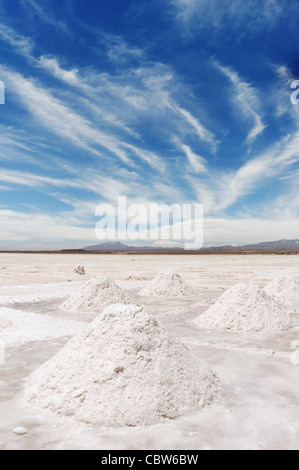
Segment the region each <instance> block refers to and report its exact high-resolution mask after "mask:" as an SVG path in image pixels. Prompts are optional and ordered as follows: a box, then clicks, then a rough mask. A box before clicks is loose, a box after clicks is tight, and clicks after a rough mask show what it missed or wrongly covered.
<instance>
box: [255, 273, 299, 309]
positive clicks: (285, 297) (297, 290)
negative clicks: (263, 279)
mask: <svg viewBox="0 0 299 470" xmlns="http://www.w3.org/2000/svg"><path fill="white" fill-rule="evenodd" d="M264 290H265V291H266V292H267V294H268V295H270V296H271V297H272V298H273V299H274V300H275V301H276V302H278V303H279V304H281V305H286V306H291V305H293V304H296V303H299V281H298V280H297V279H296V278H294V277H292V276H278V277H276V278H275V279H273V281H271V282H268V284H266V286H265V287H264Z"/></svg>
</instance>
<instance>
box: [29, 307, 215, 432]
mask: <svg viewBox="0 0 299 470" xmlns="http://www.w3.org/2000/svg"><path fill="white" fill-rule="evenodd" d="M217 389H218V381H217V378H216V376H215V375H214V374H213V372H212V371H211V370H210V369H209V367H208V365H207V364H205V363H202V362H199V361H197V360H195V359H194V358H193V357H192V355H191V353H190V351H189V350H188V349H187V348H186V347H185V346H184V345H183V344H182V343H181V342H180V341H178V340H177V339H175V338H174V337H172V336H170V335H169V334H168V333H167V332H166V331H165V329H164V328H163V327H162V326H161V325H160V323H159V322H158V321H157V320H156V319H155V318H154V317H153V316H150V315H148V314H146V313H145V311H144V310H143V308H142V307H140V306H137V305H121V304H118V305H113V306H111V307H109V308H108V309H106V310H105V311H104V312H103V313H102V315H100V316H99V317H98V318H96V319H95V321H94V322H93V323H91V324H90V325H88V326H87V327H86V328H85V329H84V331H82V332H81V333H79V334H78V335H77V336H76V337H74V338H72V339H71V340H70V341H69V342H68V343H67V344H66V346H65V347H64V348H63V349H62V350H61V351H60V352H59V353H58V354H56V356H54V357H53V358H52V359H50V361H48V362H47V363H46V364H44V365H42V366H41V367H40V368H39V369H37V370H36V371H35V372H34V373H33V374H32V375H31V376H30V377H29V379H28V383H27V387H26V398H27V400H29V401H30V402H31V403H32V404H36V405H37V406H39V407H41V408H44V409H47V410H50V411H51V412H53V413H55V414H58V415H61V416H72V417H73V418H75V419H76V420H78V421H83V422H85V423H90V424H94V425H104V426H137V425H149V424H155V423H159V422H163V420H165V419H174V418H177V417H178V416H181V415H184V414H186V413H189V412H192V411H194V410H196V409H199V408H201V407H202V406H204V405H207V404H209V403H210V402H211V400H212V399H213V397H214V395H215V394H216V392H217Z"/></svg>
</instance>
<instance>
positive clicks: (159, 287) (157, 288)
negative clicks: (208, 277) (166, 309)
mask: <svg viewBox="0 0 299 470" xmlns="http://www.w3.org/2000/svg"><path fill="white" fill-rule="evenodd" d="M139 294H140V295H142V296H153V297H174V296H176V297H183V296H191V295H195V292H194V290H193V289H192V288H191V287H190V286H189V285H188V284H187V283H186V282H185V281H184V279H182V278H181V276H180V275H179V274H176V273H159V274H158V275H157V276H156V277H155V278H154V279H153V280H152V281H151V282H150V283H149V284H148V285H147V286H145V287H144V288H143V289H142V290H141V291H140V292H139Z"/></svg>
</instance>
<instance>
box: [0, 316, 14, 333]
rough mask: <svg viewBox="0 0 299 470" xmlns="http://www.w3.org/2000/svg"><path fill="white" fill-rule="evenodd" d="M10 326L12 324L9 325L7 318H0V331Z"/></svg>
mask: <svg viewBox="0 0 299 470" xmlns="http://www.w3.org/2000/svg"><path fill="white" fill-rule="evenodd" d="M11 325H12V323H11V321H10V320H8V319H7V318H4V317H0V330H1V329H2V328H8V327H9V326H11Z"/></svg>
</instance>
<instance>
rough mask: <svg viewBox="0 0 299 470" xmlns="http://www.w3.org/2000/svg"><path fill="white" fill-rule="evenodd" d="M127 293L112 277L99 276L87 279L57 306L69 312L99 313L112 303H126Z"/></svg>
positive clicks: (128, 300)
mask: <svg viewBox="0 0 299 470" xmlns="http://www.w3.org/2000/svg"><path fill="white" fill-rule="evenodd" d="M130 302H131V300H130V298H129V296H128V294H127V293H126V292H125V291H124V290H123V289H122V288H121V287H119V286H118V285H117V284H116V283H115V282H114V281H113V280H112V279H109V278H107V277H105V276H99V277H95V278H93V279H91V280H90V281H88V282H87V283H86V284H84V286H83V287H82V288H81V289H80V290H79V291H78V292H77V293H76V294H74V295H72V296H71V297H70V298H69V299H68V300H66V301H65V302H64V303H63V304H62V305H61V306H60V307H59V308H60V309H61V310H68V311H71V312H92V313H101V312H102V311H103V310H104V309H105V308H107V307H109V305H112V304H118V303H122V304H128V303H130Z"/></svg>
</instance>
